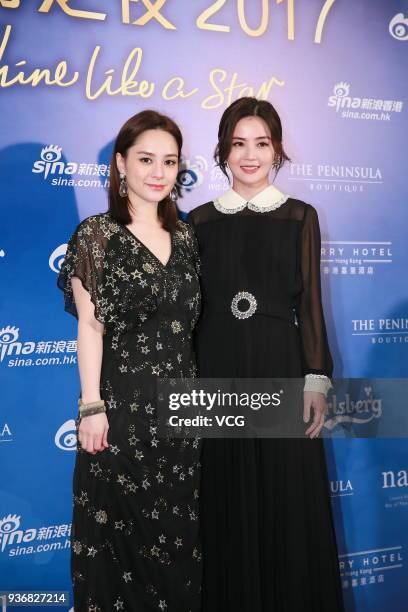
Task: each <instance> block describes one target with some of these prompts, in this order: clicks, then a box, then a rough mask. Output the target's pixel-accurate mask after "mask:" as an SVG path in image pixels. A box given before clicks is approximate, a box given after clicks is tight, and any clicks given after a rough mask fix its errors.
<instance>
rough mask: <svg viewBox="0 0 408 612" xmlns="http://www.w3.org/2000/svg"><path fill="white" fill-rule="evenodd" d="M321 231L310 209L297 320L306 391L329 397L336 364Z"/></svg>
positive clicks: (304, 226)
mask: <svg viewBox="0 0 408 612" xmlns="http://www.w3.org/2000/svg"><path fill="white" fill-rule="evenodd" d="M320 246H321V239H320V227H319V219H318V216H317V212H316V210H315V209H314V208H313V206H310V205H307V207H306V212H305V215H304V218H303V222H302V232H301V250H300V259H301V261H300V268H301V276H302V291H301V294H300V296H299V303H298V309H297V318H298V324H299V330H300V337H301V351H302V368H303V373H304V375H305V391H318V392H320V393H324V394H325V395H326V394H327V391H328V389H329V388H330V387H331V382H330V376H331V375H332V373H333V361H332V357H331V354H330V349H329V344H328V340H327V332H326V325H325V321H324V315H323V307H322V297H321V285H320Z"/></svg>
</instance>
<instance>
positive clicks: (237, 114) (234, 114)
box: [214, 96, 290, 180]
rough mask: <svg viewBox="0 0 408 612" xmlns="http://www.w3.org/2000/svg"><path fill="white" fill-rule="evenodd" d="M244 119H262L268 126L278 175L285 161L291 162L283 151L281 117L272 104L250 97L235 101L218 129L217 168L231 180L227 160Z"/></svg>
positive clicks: (222, 118) (215, 156)
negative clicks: (235, 133)
mask: <svg viewBox="0 0 408 612" xmlns="http://www.w3.org/2000/svg"><path fill="white" fill-rule="evenodd" d="M244 117H260V118H261V119H263V120H264V121H265V123H266V125H267V126H268V128H269V131H270V133H271V139H272V145H273V149H274V151H275V158H274V161H273V168H274V169H275V172H276V174H277V173H278V172H279V170H280V169H281V167H282V166H283V164H284V163H285V161H290V159H289V157H288V156H287V155H286V153H285V151H284V149H283V144H282V123H281V120H280V117H279V115H278V113H277V112H276V110H275V109H274V107H273V106H272V104H271V103H270V102H268V101H267V100H258V99H257V98H252V97H249V96H247V97H244V98H239V99H238V100H235V102H233V103H232V104H230V105H229V106H228V108H226V109H225V111H224V112H223V115H222V117H221V121H220V126H219V128H218V144H217V146H216V149H215V153H214V159H215V161H216V164H217V166H219V167H220V169H221V170H222V172H223V173H224V174H225V176H226V177H227V178H228V180H229V176H228V173H227V159H228V155H229V154H230V151H231V147H232V135H233V133H234V130H235V126H236V125H237V123H238V121H239V120H240V119H243V118H244Z"/></svg>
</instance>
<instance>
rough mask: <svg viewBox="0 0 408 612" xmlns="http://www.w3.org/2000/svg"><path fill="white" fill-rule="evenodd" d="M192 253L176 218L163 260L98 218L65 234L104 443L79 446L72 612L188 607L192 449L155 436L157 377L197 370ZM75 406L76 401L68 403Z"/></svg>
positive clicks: (194, 605) (195, 569)
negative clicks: (99, 328)
mask: <svg viewBox="0 0 408 612" xmlns="http://www.w3.org/2000/svg"><path fill="white" fill-rule="evenodd" d="M197 270H198V258H197V251H196V248H195V239H194V235H193V233H192V230H191V228H190V227H189V226H188V225H186V224H184V223H181V222H180V224H179V226H178V228H177V231H175V232H174V233H173V235H172V249H171V255H170V259H169V261H168V262H167V264H166V265H163V264H162V263H161V262H160V261H159V260H158V259H157V258H156V257H155V256H154V255H153V254H152V253H151V251H150V250H149V249H147V248H146V247H145V246H144V245H143V243H141V242H140V241H139V240H138V239H137V238H136V237H135V236H134V235H133V234H132V233H131V232H130V231H129V230H128V229H127V228H126V227H125V226H123V225H120V224H118V223H117V222H116V221H114V220H113V219H112V218H111V217H110V216H109V214H108V213H105V214H101V215H96V216H93V217H89V218H88V219H85V221H83V222H82V223H81V224H80V225H79V226H78V228H77V230H76V231H75V233H74V235H73V236H72V238H71V239H70V241H69V244H68V248H67V253H66V257H65V260H64V263H63V266H62V269H61V273H60V276H59V280H58V285H59V287H60V288H61V289H63V290H64V293H65V307H66V310H68V311H69V312H71V313H72V314H74V315H76V314H77V311H76V307H75V303H74V297H73V293H72V288H71V282H70V281H71V278H72V277H73V276H76V277H78V278H80V279H81V281H82V284H83V286H84V287H85V289H86V290H87V291H88V292H89V294H90V296H91V299H92V302H93V304H94V306H95V317H96V318H97V319H98V320H99V321H100V322H101V323H103V324H104V335H103V360H102V371H101V389H100V390H101V397H102V398H103V399H104V400H105V404H106V407H107V417H108V421H109V432H108V443H109V448H107V449H105V450H104V451H102V452H98V453H97V454H95V455H91V454H89V453H87V452H86V451H84V450H83V449H81V447H80V446H79V447H78V451H77V456H76V463H75V473H74V511H73V528H72V557H71V559H72V578H73V586H74V604H75V611H76V612H85V611H86V612H118V611H126V612H136V611H137V612H198V611H199V610H200V606H201V603H200V586H201V568H200V566H201V563H200V560H201V553H200V549H199V543H198V490H199V455H200V445H199V442H198V440H193V439H189V440H187V439H178V440H174V439H170V438H167V439H164V438H160V437H159V436H158V432H157V414H156V406H155V390H156V384H155V382H156V380H157V377H158V376H159V377H166V376H174V377H176V378H179V377H181V378H183V377H192V376H195V372H196V366H195V360H194V355H193V351H192V337H191V336H192V330H193V327H194V325H195V322H196V320H197V318H198V314H199V311H200V291H199V281H198V275H197ZM73 402H74V398H73Z"/></svg>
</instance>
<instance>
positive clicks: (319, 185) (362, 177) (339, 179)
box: [288, 162, 383, 194]
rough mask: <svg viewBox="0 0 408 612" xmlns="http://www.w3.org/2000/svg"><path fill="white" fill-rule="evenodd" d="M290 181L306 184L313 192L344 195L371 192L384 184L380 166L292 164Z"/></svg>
mask: <svg viewBox="0 0 408 612" xmlns="http://www.w3.org/2000/svg"><path fill="white" fill-rule="evenodd" d="M289 168H290V171H289V177H288V178H289V180H290V181H302V182H305V183H306V184H307V185H308V187H309V189H310V191H313V192H322V191H324V192H336V193H340V192H341V193H342V194H348V193H350V194H356V193H362V192H363V191H366V190H367V189H369V190H370V192H371V191H372V190H373V189H375V188H376V186H377V185H382V183H383V173H382V170H381V168H379V167H378V166H348V165H344V164H325V163H321V164H314V163H308V162H304V163H291V164H290V166H289Z"/></svg>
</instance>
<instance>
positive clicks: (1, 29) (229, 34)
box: [0, 0, 408, 612]
mask: <svg viewBox="0 0 408 612" xmlns="http://www.w3.org/2000/svg"><path fill="white" fill-rule="evenodd" d="M407 51H408V6H407V4H406V3H405V2H403V1H402V0H400V1H397V0H395V1H394V0H389V1H388V2H383V1H381V0H360V1H359V2H351V1H350V0H348V1H347V0H326V1H325V0H308V1H307V2H306V1H305V2H301V1H300V0H299V1H298V2H295V1H294V0H276V1H274V0H269V1H268V0H218V1H216V2H214V1H212V0H196V1H195V2H187V1H182V0H179V1H176V0H140V1H136V0H75V1H74V0H43V1H42V0H30V1H25V0H0V111H1V150H0V181H1V207H2V211H1V216H0V219H1V231H0V272H1V311H0V376H1V386H0V388H1V404H0V462H1V463H0V466H1V468H0V469H1V481H0V591H1V590H11V589H26V590H38V589H40V590H63V591H70V576H69V556H70V530H71V508H72V503H71V482H72V469H73V463H74V457H75V446H76V438H75V428H74V420H73V419H74V418H75V414H76V398H77V396H78V391H79V382H78V375H77V363H76V322H75V319H74V318H73V317H71V316H69V315H68V314H66V313H65V312H64V310H63V299H62V294H61V292H60V291H59V290H58V289H57V288H56V277H57V274H58V271H59V268H60V266H61V262H62V261H63V258H64V254H65V249H66V243H67V240H68V238H69V236H70V235H71V233H72V232H73V230H74V229H75V227H76V225H77V224H78V222H79V221H80V220H82V219H83V218H85V217H87V216H89V215H91V214H95V213H98V212H103V211H105V210H106V208H107V197H106V188H107V185H108V184H109V159H110V153H111V149H112V144H113V139H114V137H115V135H116V133H117V132H118V130H119V128H120V126H121V125H122V124H123V122H124V121H125V120H126V119H127V118H128V117H130V116H131V115H133V114H135V113H137V112H138V111H140V110H142V109H146V108H154V109H158V110H159V111H162V112H164V113H166V114H169V115H170V116H171V117H173V118H174V119H175V120H176V121H177V122H178V123H179V125H180V126H181V128H182V131H183V135H184V138H185V146H184V151H183V153H184V158H183V165H182V168H181V170H180V173H179V176H178V182H179V185H180V187H181V189H182V193H183V198H182V200H181V203H180V208H181V210H182V212H184V213H185V212H187V211H189V210H190V209H192V208H194V207H196V206H198V205H199V204H201V203H203V202H206V201H208V200H209V199H211V198H213V197H214V196H215V195H218V194H220V193H221V192H222V191H223V190H225V189H226V188H227V184H226V181H225V179H224V178H223V176H222V174H221V173H220V171H219V169H217V168H216V167H215V166H214V161H213V152H214V146H215V143H216V134H217V127H218V122H219V119H220V117H221V114H222V112H223V110H224V109H225V108H226V106H227V105H228V104H230V103H231V102H232V101H233V100H235V99H236V98H238V97H240V96H243V95H255V96H258V97H261V98H266V99H268V100H270V101H271V102H272V103H273V104H274V105H275V106H276V108H277V110H278V112H279V113H280V116H281V118H282V122H283V127H284V143H285V148H286V150H287V152H288V154H289V156H290V157H291V160H292V163H291V164H288V165H287V166H286V167H285V168H284V169H283V170H282V171H281V172H280V173H279V175H278V177H277V179H276V185H277V186H278V187H279V188H280V189H281V190H282V191H284V192H287V193H289V194H291V195H292V196H295V197H297V198H300V199H303V200H305V201H307V202H310V203H312V204H313V205H314V206H315V207H316V208H317V210H318V212H319V217H320V223H321V229H322V253H321V274H322V283H323V294H324V303H325V311H326V316H327V324H328V330H329V336H330V343H331V347H332V351H333V355H334V360H335V364H336V370H335V375H336V376H337V377H338V378H341V377H358V378H365V379H366V381H368V382H366V383H365V384H363V385H358V386H357V387H358V391H356V390H355V389H354V390H353V389H352V390H351V391H348V390H347V388H346V389H345V390H344V392H343V391H341V393H340V394H337V395H336V394H334V395H332V396H331V398H330V401H329V418H328V423H327V427H326V432H327V433H329V432H330V435H331V438H330V439H328V440H326V441H325V446H326V454H327V459H328V465H329V476H330V486H331V493H332V503H333V509H334V515H335V522H336V533H337V538H338V545H339V564H340V568H341V574H342V581H343V588H344V596H345V601H346V608H347V610H348V611H354V610H356V611H358V612H368V611H369V612H376V611H383V610H385V609H390V610H393V611H395V612H397V611H401V612H402V611H403V610H406V596H405V594H404V591H406V584H407V580H408V560H407V554H408V529H407V517H408V460H407V457H408V443H407V441H406V439H403V438H400V439H379V438H377V439H362V438H361V437H360V436H359V431H360V430H361V432H362V431H363V429H364V427H366V426H367V423H378V424H380V423H381V420H382V419H383V418H384V416H385V414H386V410H387V405H386V404H387V402H386V401H385V398H384V397H382V392H381V385H379V384H377V383H378V379H382V378H387V379H391V378H394V379H398V378H404V377H407V375H408V359H407V356H408V297H407V280H406V279H407V276H406V268H407V265H408V241H407V227H408V207H407V187H406V180H407V179H406V159H404V156H405V151H406V139H407V134H408V130H407V123H408V122H407V113H408V108H407V100H406V98H407V92H408V82H407V79H406V66H407ZM375 379H377V382H376V380H375ZM370 380H372V383H370ZM343 388H344V387H343ZM346 427H351V428H352V432H353V434H352V435H353V436H354V439H350V437H349V436H347V435H346V433H345V431H346ZM71 606H72V603H70V602H69V601H67V602H66V606H65V609H66V610H69V609H70V608H71Z"/></svg>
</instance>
